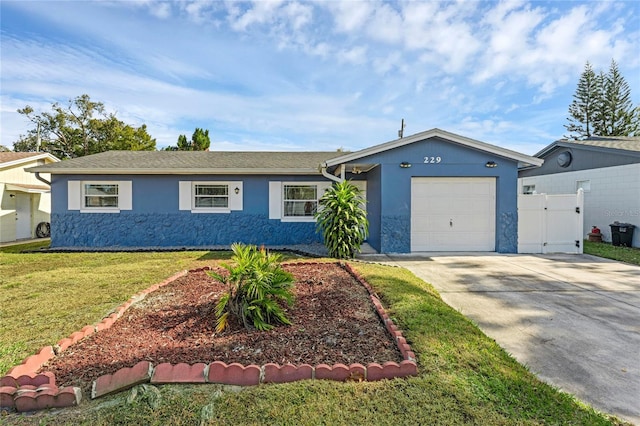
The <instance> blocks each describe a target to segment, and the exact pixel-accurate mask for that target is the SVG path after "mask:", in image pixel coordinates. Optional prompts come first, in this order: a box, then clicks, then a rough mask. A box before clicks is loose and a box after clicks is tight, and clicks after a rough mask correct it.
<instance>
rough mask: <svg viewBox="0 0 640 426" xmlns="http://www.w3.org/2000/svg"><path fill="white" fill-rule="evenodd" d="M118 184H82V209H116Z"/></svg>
mask: <svg viewBox="0 0 640 426" xmlns="http://www.w3.org/2000/svg"><path fill="white" fill-rule="evenodd" d="M119 186H120V185H118V183H86V182H85V183H83V185H82V200H83V203H82V207H83V208H85V209H95V208H99V209H105V208H106V209H117V208H118V196H119V195H118V187H119Z"/></svg>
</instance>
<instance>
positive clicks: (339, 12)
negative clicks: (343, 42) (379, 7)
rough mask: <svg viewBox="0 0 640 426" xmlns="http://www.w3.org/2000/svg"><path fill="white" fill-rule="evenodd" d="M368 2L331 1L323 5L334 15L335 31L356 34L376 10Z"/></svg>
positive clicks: (372, 4) (371, 3)
mask: <svg viewBox="0 0 640 426" xmlns="http://www.w3.org/2000/svg"><path fill="white" fill-rule="evenodd" d="M374 4H375V3H373V2H368V1H341V2H338V1H329V2H326V3H323V6H326V7H327V8H328V9H329V10H330V11H331V13H332V15H333V20H334V22H335V25H336V26H335V30H336V31H337V32H339V33H354V32H356V31H359V30H360V29H362V28H363V27H364V25H365V22H367V21H368V20H369V17H370V16H371V13H372V12H373V8H374Z"/></svg>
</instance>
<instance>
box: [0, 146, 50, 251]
mask: <svg viewBox="0 0 640 426" xmlns="http://www.w3.org/2000/svg"><path fill="white" fill-rule="evenodd" d="M58 161H60V160H58V159H57V158H56V157H54V156H53V155H51V154H47V153H41V152H0V243H6V242H10V241H16V240H21V239H27V238H34V237H35V236H36V232H35V230H36V226H38V224H39V223H41V222H49V214H50V212H51V196H50V195H51V194H50V188H49V185H47V184H45V183H44V182H42V181H40V180H38V179H37V178H36V176H35V175H34V174H33V173H28V172H25V170H24V169H25V168H27V167H34V166H39V165H47V164H51V163H55V162H58ZM47 177H48V176H47Z"/></svg>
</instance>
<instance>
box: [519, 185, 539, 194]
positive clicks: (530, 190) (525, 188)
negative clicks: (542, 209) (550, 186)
mask: <svg viewBox="0 0 640 426" xmlns="http://www.w3.org/2000/svg"><path fill="white" fill-rule="evenodd" d="M522 193H523V194H527V195H531V194H535V193H536V186H535V185H522Z"/></svg>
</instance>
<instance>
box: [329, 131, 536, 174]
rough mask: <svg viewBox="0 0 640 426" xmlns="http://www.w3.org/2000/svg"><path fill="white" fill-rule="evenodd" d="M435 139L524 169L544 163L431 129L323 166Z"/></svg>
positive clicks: (337, 158) (340, 158) (510, 151)
mask: <svg viewBox="0 0 640 426" xmlns="http://www.w3.org/2000/svg"><path fill="white" fill-rule="evenodd" d="M435 137H439V138H442V139H444V140H448V141H451V142H454V143H458V144H460V145H464V146H468V147H470V148H475V149H477V150H480V151H485V152H489V153H492V154H495V155H499V156H501V157H506V158H509V159H512V160H516V161H518V167H525V166H527V165H532V166H536V167H539V166H541V165H542V163H544V160H542V159H540V158H536V157H531V156H529V155H525V154H521V153H519V152H516V151H512V150H510V149H506V148H500V147H499V146H495V145H491V144H488V143H485V142H480V141H478V140H475V139H471V138H467V137H464V136H460V135H456V134H454V133H450V132H446V131H444V130H440V129H431V130H427V131H425V132H421V133H416V134H415V135H411V136H407V137H406V138H402V139H396V140H393V141H389V142H386V143H383V144H380V145H376V146H372V147H371V148H365V149H363V150H360V151H356V152H353V153H350V154H347V155H343V156H341V157H336V158H332V159H330V160H327V161H326V162H325V163H324V164H325V165H326V166H327V167H332V166H337V165H339V164H343V163H348V162H350V161H354V160H358V159H360V158H363V157H367V156H369V155H375V154H379V153H381V152H384V151H388V150H391V149H394V148H399V147H401V146H405V145H409V144H412V143H414V142H419V141H422V140H425V139H430V138H435Z"/></svg>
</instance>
